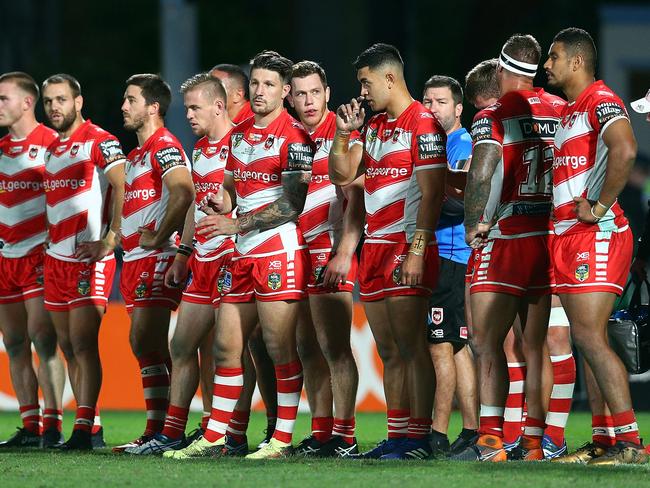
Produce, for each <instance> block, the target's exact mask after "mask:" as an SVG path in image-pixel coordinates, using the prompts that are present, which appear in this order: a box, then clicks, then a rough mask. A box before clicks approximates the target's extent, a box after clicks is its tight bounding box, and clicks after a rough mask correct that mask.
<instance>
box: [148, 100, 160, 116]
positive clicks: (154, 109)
mask: <svg viewBox="0 0 650 488" xmlns="http://www.w3.org/2000/svg"><path fill="white" fill-rule="evenodd" d="M147 114H149V115H160V104H159V103H158V102H153V103H152V104H151V105H148V106H147Z"/></svg>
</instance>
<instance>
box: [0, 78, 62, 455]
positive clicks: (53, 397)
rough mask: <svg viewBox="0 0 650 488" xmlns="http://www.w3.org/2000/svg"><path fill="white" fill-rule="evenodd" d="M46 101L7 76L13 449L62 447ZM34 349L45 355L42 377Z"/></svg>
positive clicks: (7, 315) (0, 252)
mask: <svg viewBox="0 0 650 488" xmlns="http://www.w3.org/2000/svg"><path fill="white" fill-rule="evenodd" d="M38 97H39V89H38V85H37V84H36V82H35V81H34V79H33V78H32V77H31V76H29V75H28V74H27V73H22V72H11V73H5V74H2V75H0V127H3V128H6V129H7V130H8V131H9V133H8V134H7V135H6V136H4V137H2V138H1V139H0V275H1V276H2V277H3V279H2V281H1V282H0V331H1V332H2V340H3V343H4V347H5V350H6V351H7V355H8V356H9V373H10V375H11V382H12V384H13V387H14V391H15V392H16V399H17V400H18V406H19V408H20V416H21V417H22V423H23V427H22V428H21V429H19V430H18V431H17V432H16V434H15V435H14V436H13V437H12V438H10V439H9V440H8V441H5V442H2V443H0V447H9V448H10V447H39V445H41V444H42V445H43V447H50V446H52V445H54V444H58V443H60V442H61V416H62V414H63V411H62V410H61V394H62V392H63V382H64V379H65V378H64V370H63V364H62V362H61V359H60V358H59V356H58V354H57V352H56V333H55V331H54V326H53V325H52V322H51V319H50V317H49V315H48V313H47V311H46V310H45V308H44V307H43V244H44V242H45V238H46V235H47V229H46V225H45V192H44V191H43V173H44V171H45V152H46V150H47V147H48V146H49V145H50V143H51V142H52V141H53V140H54V139H56V133H55V132H54V131H53V130H51V129H48V128H46V127H45V126H43V125H42V124H39V123H38V122H37V121H36V117H35V116H34V109H35V107H36V102H37V101H38ZM32 344H34V349H36V353H37V354H38V357H39V366H38V375H37V374H36V373H35V372H34V367H33V365H32V350H31V345H32ZM39 383H40V386H41V389H42V391H43V400H44V406H45V410H44V412H43V414H44V415H43V416H41V412H40V407H39V401H38V387H39ZM41 423H42V429H41ZM41 434H42V437H41Z"/></svg>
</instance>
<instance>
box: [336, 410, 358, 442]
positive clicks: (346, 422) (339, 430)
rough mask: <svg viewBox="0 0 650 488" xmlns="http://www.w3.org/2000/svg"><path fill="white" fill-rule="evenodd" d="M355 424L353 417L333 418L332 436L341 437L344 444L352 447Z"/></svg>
mask: <svg viewBox="0 0 650 488" xmlns="http://www.w3.org/2000/svg"><path fill="white" fill-rule="evenodd" d="M355 427H356V422H355V419H354V417H352V418H349V419H339V418H336V417H335V418H334V426H333V427H332V436H339V437H342V438H343V440H344V441H345V442H347V443H348V444H350V445H352V444H354V431H355Z"/></svg>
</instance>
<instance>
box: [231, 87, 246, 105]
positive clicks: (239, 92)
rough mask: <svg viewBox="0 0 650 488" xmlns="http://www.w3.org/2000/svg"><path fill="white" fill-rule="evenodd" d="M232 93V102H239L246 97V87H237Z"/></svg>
mask: <svg viewBox="0 0 650 488" xmlns="http://www.w3.org/2000/svg"><path fill="white" fill-rule="evenodd" d="M232 95H233V97H232V103H239V102H240V101H241V100H242V99H243V98H244V89H243V88H237V89H236V90H233V91H232Z"/></svg>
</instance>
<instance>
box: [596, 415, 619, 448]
mask: <svg viewBox="0 0 650 488" xmlns="http://www.w3.org/2000/svg"><path fill="white" fill-rule="evenodd" d="M591 440H592V442H593V443H594V444H600V445H601V446H604V447H610V446H613V445H614V444H616V436H615V434H614V419H612V417H611V416H610V415H592V416H591Z"/></svg>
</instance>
